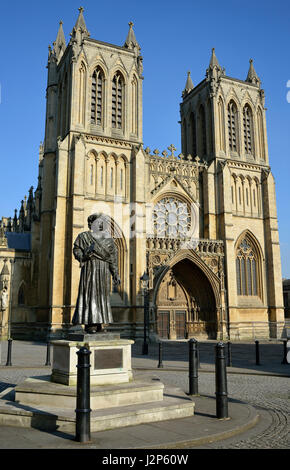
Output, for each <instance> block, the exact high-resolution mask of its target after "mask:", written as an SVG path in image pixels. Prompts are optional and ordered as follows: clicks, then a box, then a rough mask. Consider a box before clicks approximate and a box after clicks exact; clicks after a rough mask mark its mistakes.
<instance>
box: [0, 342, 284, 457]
mask: <svg viewBox="0 0 290 470" xmlns="http://www.w3.org/2000/svg"><path fill="white" fill-rule="evenodd" d="M215 344H216V342H214V341H207V342H202V343H199V351H200V368H199V379H198V384H199V396H198V397H194V398H193V400H194V402H195V404H196V405H195V415H194V416H193V417H192V418H183V419H179V420H174V421H163V422H159V423H152V424H145V425H139V426H131V427H127V428H123V429H122V431H121V432H120V430H112V431H105V432H99V433H93V434H92V440H91V443H89V444H79V443H77V442H75V441H74V436H73V435H72V434H64V433H58V432H54V433H48V432H44V431H40V430H37V429H26V428H15V427H6V426H2V427H0V448H1V449H80V448H81V449H84V448H85V449H111V450H112V449H128V448H130V449H132V448H134V449H136V448H143V449H158V448H159V449H168V448H171V449H174V448H177V449H191V448H194V449H253V448H254V449H259V448H260V449H261V448H263V449H289V447H290V441H289V421H290V418H289V417H290V387H289V377H290V365H289V364H282V363H281V362H282V359H283V344H282V343H281V342H278V341H271V342H260V343H259V350H260V365H256V350H255V343H254V342H249V343H242V342H235V343H233V344H232V346H231V352H232V365H231V366H228V367H227V381H228V396H229V416H230V418H231V419H229V420H223V421H220V420H217V419H216V416H215V374H214V371H215V365H214V363H215ZM225 349H226V351H227V347H226V348H225ZM1 350H2V351H1V352H2V355H1V366H0V392H2V399H5V395H6V394H7V392H8V391H9V388H12V387H13V386H15V385H16V384H18V383H21V382H22V381H23V380H24V379H25V378H26V377H30V376H37V375H47V374H49V373H50V370H51V368H50V366H45V363H46V352H47V348H46V345H45V344H43V343H36V342H33V343H32V342H27V341H26V342H24V341H13V344H12V366H6V365H5V364H6V360H7V342H3V343H2V348H1ZM158 362H159V360H158V345H157V344H149V354H148V356H143V355H142V343H140V342H139V343H135V344H134V345H133V348H132V366H133V370H134V375H135V376H136V377H137V376H138V375H143V376H144V375H148V376H149V375H150V376H151V377H152V375H153V376H154V377H155V379H157V380H158V379H160V380H161V381H162V382H163V383H164V384H165V385H170V386H178V387H179V388H181V389H182V390H184V391H185V392H188V342H187V341H179V342H173V341H168V342H164V343H163V361H162V363H163V368H158V367H157V366H158ZM172 452H173V451H172ZM184 455H185V454H184ZM119 463H120V462H119ZM155 463H156V462H155ZM152 464H153V462H152Z"/></svg>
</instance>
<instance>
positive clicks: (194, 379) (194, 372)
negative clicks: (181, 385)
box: [188, 338, 198, 395]
mask: <svg viewBox="0 0 290 470" xmlns="http://www.w3.org/2000/svg"><path fill="white" fill-rule="evenodd" d="M188 344H189V393H188V394H189V395H198V368H197V341H196V339H194V338H193V339H190V340H189V341H188Z"/></svg>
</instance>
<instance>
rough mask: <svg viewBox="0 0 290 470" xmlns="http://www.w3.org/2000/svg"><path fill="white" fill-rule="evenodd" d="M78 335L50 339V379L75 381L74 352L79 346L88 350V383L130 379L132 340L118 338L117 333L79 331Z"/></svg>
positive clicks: (73, 383)
mask: <svg viewBox="0 0 290 470" xmlns="http://www.w3.org/2000/svg"><path fill="white" fill-rule="evenodd" d="M76 336H77V334H76ZM69 337H70V338H71V337H74V335H70V336H69ZM77 337H78V336H77ZM79 338H80V339H77V340H75V341H72V340H70V339H67V340H58V341H52V342H51V344H52V346H53V363H52V374H51V381H52V382H57V383H61V384H64V385H75V384H76V383H77V361H78V356H77V352H78V350H79V349H80V348H81V347H83V346H85V347H87V348H88V349H89V350H90V351H91V355H90V365H91V367H90V382H91V385H110V384H119V383H126V382H129V381H131V380H132V367H131V345H132V344H133V343H134V341H131V340H125V339H120V336H119V335H115V334H110V333H96V334H90V335H89V334H86V333H83V334H80V336H79Z"/></svg>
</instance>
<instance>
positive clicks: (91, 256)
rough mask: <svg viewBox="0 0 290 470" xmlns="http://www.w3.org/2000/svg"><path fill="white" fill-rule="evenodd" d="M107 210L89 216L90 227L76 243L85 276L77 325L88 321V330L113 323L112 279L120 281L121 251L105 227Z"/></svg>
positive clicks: (117, 282)
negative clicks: (119, 264) (119, 262)
mask: <svg viewBox="0 0 290 470" xmlns="http://www.w3.org/2000/svg"><path fill="white" fill-rule="evenodd" d="M105 225H106V219H105V217H104V216H103V214H93V215H90V216H89V217H88V227H89V229H90V230H89V231H87V232H82V233H80V234H79V235H78V236H77V238H76V240H75V242H74V247H73V254H74V256H75V258H76V259H77V260H78V261H79V262H80V266H81V276H80V283H79V291H78V298H77V304H76V309H75V312H74V316H73V319H72V323H73V324H74V325H77V324H79V325H85V330H86V331H87V332H88V333H96V332H98V331H103V330H104V327H105V326H106V325H108V324H109V323H113V316H112V310H111V305H110V279H111V276H112V278H113V283H114V285H115V286H117V285H119V284H120V278H119V274H118V253H117V248H116V246H115V243H114V240H113V238H111V235H110V233H109V232H108V231H107V230H106V229H105Z"/></svg>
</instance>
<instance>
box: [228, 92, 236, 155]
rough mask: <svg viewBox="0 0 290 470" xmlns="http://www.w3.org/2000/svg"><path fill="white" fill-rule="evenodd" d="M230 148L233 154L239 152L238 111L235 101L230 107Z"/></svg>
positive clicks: (231, 102) (230, 103)
mask: <svg viewBox="0 0 290 470" xmlns="http://www.w3.org/2000/svg"><path fill="white" fill-rule="evenodd" d="M228 134H229V147H230V150H231V151H232V152H237V151H238V110H237V106H236V104H235V102H234V101H230V102H229V105H228Z"/></svg>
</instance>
